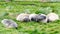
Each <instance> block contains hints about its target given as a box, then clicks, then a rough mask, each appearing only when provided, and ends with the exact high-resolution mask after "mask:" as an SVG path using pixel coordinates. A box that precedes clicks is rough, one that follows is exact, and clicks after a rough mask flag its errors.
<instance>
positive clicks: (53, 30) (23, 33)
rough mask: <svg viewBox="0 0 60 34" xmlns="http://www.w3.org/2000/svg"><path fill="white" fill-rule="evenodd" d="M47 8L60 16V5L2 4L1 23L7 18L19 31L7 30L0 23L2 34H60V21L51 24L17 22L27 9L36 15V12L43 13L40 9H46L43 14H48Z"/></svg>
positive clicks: (32, 3) (0, 3) (37, 3)
mask: <svg viewBox="0 0 60 34" xmlns="http://www.w3.org/2000/svg"><path fill="white" fill-rule="evenodd" d="M46 7H50V8H51V9H54V10H56V11H55V13H57V14H58V15H60V3H40V2H9V3H7V2H0V22H1V20H2V19H5V18H7V19H12V20H14V21H15V22H16V23H17V24H18V29H14V28H12V29H7V28H5V27H4V26H3V24H1V23H0V34H60V20H57V21H54V22H50V23H37V22H19V21H17V20H16V16H17V15H18V14H20V13H23V12H24V11H26V9H27V10H29V11H30V13H35V12H36V11H42V10H39V9H41V8H45V9H43V12H47V11H45V10H46ZM49 10H50V9H49ZM49 10H48V11H49ZM48 13H49V12H48Z"/></svg>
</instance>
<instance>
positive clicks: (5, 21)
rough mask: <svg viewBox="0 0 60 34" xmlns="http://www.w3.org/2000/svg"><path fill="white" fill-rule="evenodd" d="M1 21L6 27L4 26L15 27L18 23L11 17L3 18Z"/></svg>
mask: <svg viewBox="0 0 60 34" xmlns="http://www.w3.org/2000/svg"><path fill="white" fill-rule="evenodd" d="M1 23H2V24H3V25H4V26H5V27H6V28H17V27H18V25H17V23H16V22H15V21H13V20H11V19H3V20H2V21H1Z"/></svg>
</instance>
